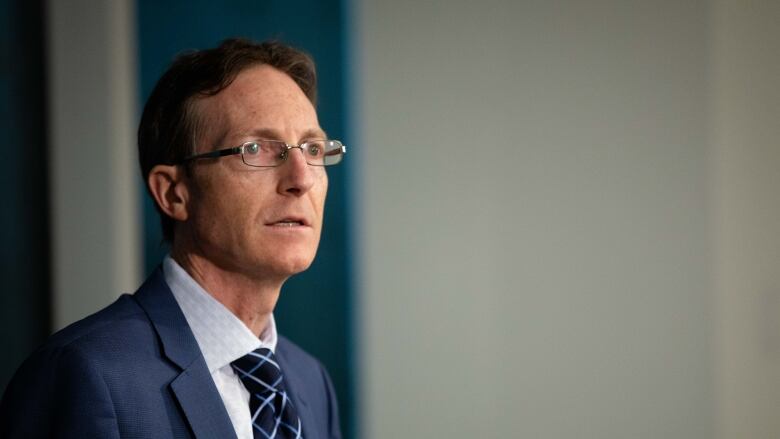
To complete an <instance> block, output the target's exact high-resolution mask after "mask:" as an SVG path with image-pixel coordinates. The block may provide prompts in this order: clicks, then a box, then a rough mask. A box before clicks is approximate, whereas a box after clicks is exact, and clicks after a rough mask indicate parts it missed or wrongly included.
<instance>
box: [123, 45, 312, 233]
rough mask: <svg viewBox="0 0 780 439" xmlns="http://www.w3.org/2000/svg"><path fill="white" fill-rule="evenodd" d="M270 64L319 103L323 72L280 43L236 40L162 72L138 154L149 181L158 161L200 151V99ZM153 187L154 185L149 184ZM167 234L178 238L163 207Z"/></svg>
mask: <svg viewBox="0 0 780 439" xmlns="http://www.w3.org/2000/svg"><path fill="white" fill-rule="evenodd" d="M259 64H267V65H270V66H272V67H275V68H276V69H278V70H280V71H282V72H283V73H286V74H287V75H288V76H290V77H291V78H292V79H293V80H294V81H295V82H296V83H297V84H298V86H299V87H300V88H301V90H303V92H304V94H305V95H306V97H308V98H309V100H310V101H311V103H312V105H315V106H316V103H317V73H316V71H315V68H314V61H313V60H312V59H311V57H310V56H309V55H307V54H306V53H304V52H302V51H300V50H297V49H295V48H293V47H290V46H288V45H285V44H283V43H280V42H278V41H266V42H261V43H257V42H254V41H251V40H247V39H243V38H231V39H228V40H225V41H223V42H222V43H221V44H220V45H219V46H217V47H216V48H213V49H205V50H198V51H192V52H187V53H183V54H181V55H179V56H177V57H176V59H175V60H174V61H173V63H172V64H171V66H170V67H169V68H168V70H167V71H166V72H165V73H164V74H163V75H162V77H161V78H160V80H159V81H157V84H156V85H155V87H154V90H153V91H152V94H151V95H150V96H149V100H148V101H146V105H145V106H144V111H143V114H142V115H141V123H140V125H139V126H138V158H139V161H140V164H141V174H142V176H143V178H144V181H145V182H146V181H147V180H148V178H149V173H150V172H151V170H152V168H153V167H155V166H156V165H160V164H165V165H173V164H176V163H179V162H181V160H183V159H184V158H185V157H187V156H188V155H190V154H193V153H194V152H195V144H196V143H195V141H196V139H197V137H198V135H199V126H200V125H202V123H199V122H200V121H198V120H197V119H198V115H197V114H196V113H197V112H196V111H195V105H194V104H195V103H196V101H197V100H198V99H199V98H203V97H208V96H214V95H216V94H217V93H219V92H220V91H222V90H224V89H225V88H226V87H228V86H229V85H230V84H231V83H232V82H233V80H235V78H236V76H238V74H239V73H241V72H242V71H243V70H245V69H247V68H249V67H252V66H255V65H259ZM147 190H148V187H147ZM157 211H158V213H159V214H160V222H161V224H162V231H163V238H164V239H165V240H166V241H168V242H172V241H173V226H174V220H173V219H171V218H170V217H168V216H167V215H166V214H164V213H163V212H161V211H160V209H159V206H157Z"/></svg>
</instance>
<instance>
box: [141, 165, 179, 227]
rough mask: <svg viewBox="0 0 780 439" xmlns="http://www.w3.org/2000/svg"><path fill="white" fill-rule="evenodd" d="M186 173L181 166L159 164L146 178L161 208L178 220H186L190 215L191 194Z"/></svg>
mask: <svg viewBox="0 0 780 439" xmlns="http://www.w3.org/2000/svg"><path fill="white" fill-rule="evenodd" d="M185 174H186V173H185V170H184V169H183V168H182V167H181V166H170V165H157V166H155V167H154V168H152V170H151V172H149V177H148V178H147V180H146V184H148V185H149V192H151V194H152V198H154V201H155V202H156V203H157V206H158V207H159V208H160V210H161V211H162V212H163V213H164V214H166V215H168V216H169V217H171V218H173V219H175V220H177V221H186V220H187V218H188V217H189V210H188V207H189V206H188V202H189V199H190V196H189V195H190V194H189V188H188V186H187V178H186V177H187V176H186V175H185Z"/></svg>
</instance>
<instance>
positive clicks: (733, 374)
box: [712, 0, 780, 439]
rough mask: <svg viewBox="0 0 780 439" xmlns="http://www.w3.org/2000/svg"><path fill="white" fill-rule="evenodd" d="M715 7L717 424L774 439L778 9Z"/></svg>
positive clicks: (724, 433) (778, 313)
mask: <svg viewBox="0 0 780 439" xmlns="http://www.w3.org/2000/svg"><path fill="white" fill-rule="evenodd" d="M715 4H716V8H715V14H714V23H715V25H714V26H713V30H714V33H713V54H714V56H713V70H714V72H715V75H714V80H713V87H712V91H713V93H712V96H713V118H712V122H713V123H712V138H713V147H714V151H715V160H714V162H713V165H714V172H713V176H714V180H713V188H714V191H713V195H714V196H713V198H714V200H715V203H713V207H714V218H715V219H716V222H715V227H714V229H713V231H714V235H713V238H714V249H715V271H714V273H715V279H716V286H717V290H716V291H717V297H718V314H717V315H718V319H717V327H716V329H717V332H716V333H717V335H718V337H717V339H718V350H717V359H718V361H717V363H716V364H717V366H718V367H717V378H718V379H717V383H718V395H719V397H718V403H719V404H718V416H717V419H718V425H719V431H720V432H721V435H720V437H722V438H766V439H770V438H778V437H780V416H778V415H779V414H780V82H779V81H778V78H780V2H777V1H773V0H752V1H741V2H733V1H726V0H718V1H717V2H716V3H715Z"/></svg>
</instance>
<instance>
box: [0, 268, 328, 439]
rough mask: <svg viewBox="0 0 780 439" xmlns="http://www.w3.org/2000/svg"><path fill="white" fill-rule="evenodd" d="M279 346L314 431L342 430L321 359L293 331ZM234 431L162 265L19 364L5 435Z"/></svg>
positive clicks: (3, 422)
mask: <svg viewBox="0 0 780 439" xmlns="http://www.w3.org/2000/svg"><path fill="white" fill-rule="evenodd" d="M276 356H277V359H278V362H279V365H280V366H281V369H282V372H283V373H284V377H285V382H286V384H287V387H288V390H289V393H290V394H291V399H292V401H293V404H294V406H295V408H296V410H297V411H298V413H299V415H300V418H301V423H302V425H303V435H304V437H305V438H306V439H317V438H340V437H341V434H340V431H339V424H338V414H337V409H336V398H335V393H334V391H333V385H332V384H331V382H330V378H329V377H328V374H327V373H326V372H325V369H324V368H323V367H322V365H321V364H320V363H319V362H318V361H317V360H315V359H314V358H313V357H311V356H310V355H308V354H307V353H305V352H304V351H303V350H301V349H300V348H299V347H297V346H296V345H294V344H293V343H292V342H290V341H289V340H287V339H285V338H284V337H279V342H278V344H277V348H276ZM43 437H58V438H60V437H61V438H119V437H122V438H192V437H197V438H220V439H222V438H235V437H236V435H235V431H234V430H233V425H232V424H231V422H230V418H229V417H228V414H227V411H226V410H225V407H224V405H223V403H222V399H221V398H220V396H219V393H218V391H217V388H216V386H215V385H214V381H213V380H212V378H211V374H210V373H209V371H208V368H207V367H206V362H205V360H204V359H203V355H202V354H201V352H200V348H199V347H198V344H197V342H196V341H195V337H194V336H193V335H192V331H191V330H190V328H189V326H188V325H187V321H186V320H185V319H184V315H183V314H182V312H181V310H180V309H179V306H178V304H177V303H176V300H175V299H174V297H173V294H172V293H171V291H170V289H169V288H168V285H167V284H166V283H165V280H164V276H163V274H162V270H160V269H157V271H156V272H155V273H154V274H153V275H152V276H151V277H150V278H149V279H147V281H146V282H145V283H144V284H143V285H142V286H141V288H139V289H138V291H136V293H135V294H134V295H132V296H131V295H123V296H122V297H120V298H119V299H118V300H117V301H116V302H114V303H113V304H112V305H110V306H108V307H107V308H105V309H103V310H102V311H99V312H98V313H96V314H93V315H92V316H89V317H87V318H86V319H84V320H81V321H79V322H76V323H74V324H73V325H70V326H68V327H67V328H65V329H63V330H62V331H60V332H58V333H56V334H54V335H53V336H52V337H51V338H50V339H49V340H48V341H47V342H46V343H45V344H44V345H43V346H42V347H41V348H39V349H38V350H37V351H36V352H35V353H34V354H33V355H32V356H31V357H30V358H29V359H27V361H26V362H25V363H24V364H23V365H22V367H21V368H20V369H19V370H18V371H17V372H16V375H15V376H14V378H13V380H12V381H11V383H10V384H9V385H8V387H7V389H6V392H5V395H4V396H3V400H2V403H0V438H43Z"/></svg>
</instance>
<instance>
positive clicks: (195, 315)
mask: <svg viewBox="0 0 780 439" xmlns="http://www.w3.org/2000/svg"><path fill="white" fill-rule="evenodd" d="M163 273H164V275H165V282H166V283H167V284H168V286H169V287H170V289H171V292H172V293H173V297H174V298H175V299H176V302H177V303H178V304H179V307H180V308H181V311H182V313H183V314H184V318H185V319H186V320H187V323H188V324H189V325H190V329H191V330H192V334H193V335H194V336H195V340H196V341H197V342H198V346H199V347H200V351H201V353H203V358H204V359H205V360H206V365H207V366H208V368H209V371H210V372H211V373H214V372H215V371H216V370H218V369H221V368H223V367H225V366H227V365H229V364H230V363H231V362H233V361H235V360H237V359H239V358H241V357H243V356H244V355H246V354H248V353H249V352H252V351H253V350H255V349H257V348H261V347H263V348H268V349H270V350H272V351H274V350H275V349H276V341H277V333H276V322H275V321H274V316H273V314H271V316H270V318H269V319H268V325H267V326H266V328H265V330H263V332H262V334H260V338H259V339H258V338H257V337H255V335H254V334H253V333H252V331H250V330H249V328H248V327H247V326H246V325H244V323H243V322H242V321H241V320H240V319H239V318H238V317H236V316H235V314H233V313H232V312H230V310H228V309H227V308H225V306H224V305H222V303H220V302H219V301H218V300H217V299H215V298H214V297H213V296H212V295H211V294H209V293H208V292H207V291H206V290H204V289H203V287H201V286H200V285H199V284H198V283H197V282H196V281H195V279H193V278H192V276H190V275H189V273H187V272H186V271H185V270H184V269H183V268H182V267H181V266H180V265H179V264H178V263H177V262H176V261H174V260H173V258H171V257H170V255H168V256H166V257H165V259H164V260H163Z"/></svg>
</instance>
